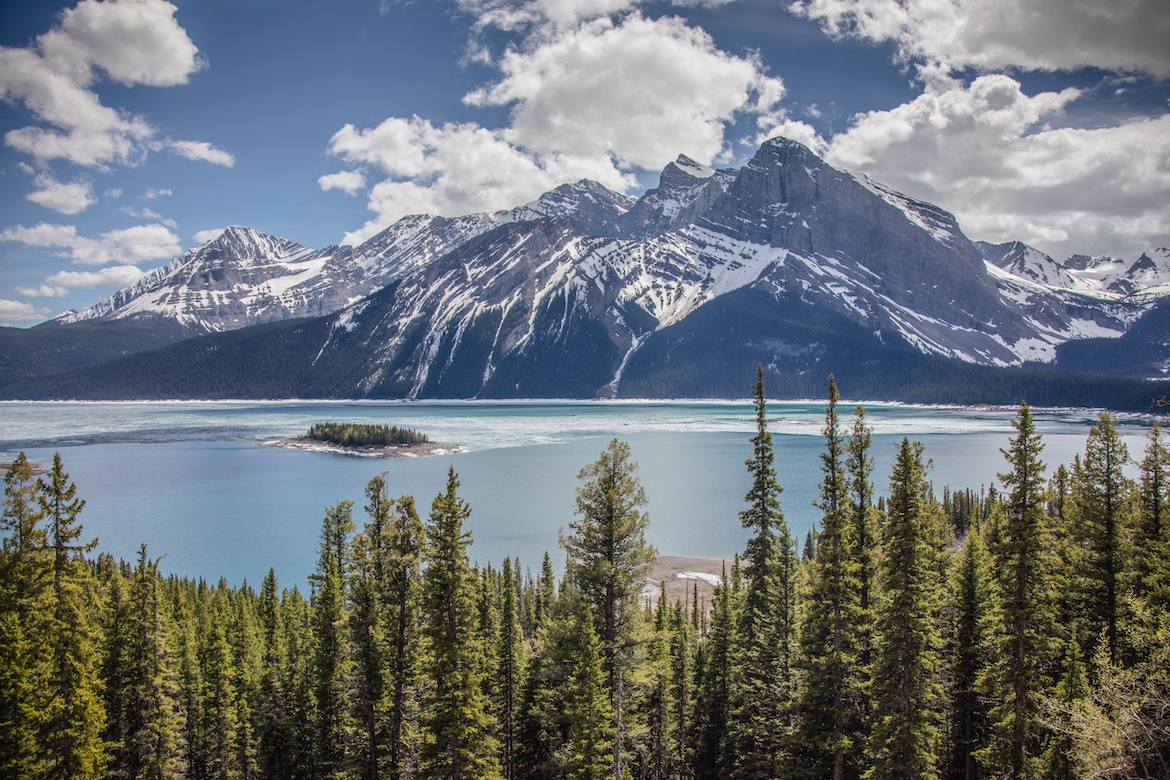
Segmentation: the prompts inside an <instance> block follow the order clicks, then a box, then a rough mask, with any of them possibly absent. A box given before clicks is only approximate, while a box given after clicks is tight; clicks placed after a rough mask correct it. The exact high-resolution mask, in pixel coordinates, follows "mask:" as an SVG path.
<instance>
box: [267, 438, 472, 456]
mask: <svg viewBox="0 0 1170 780" xmlns="http://www.w3.org/2000/svg"><path fill="white" fill-rule="evenodd" d="M258 446H260V447H273V448H280V449H289V450H302V451H305V452H328V453H331V454H334V455H349V456H351V457H356V458H425V457H428V456H431V455H459V454H461V453H464V452H471V448H470V447H464V446H463V445H460V444H442V443H440V442H434V441H425V442H418V443H414V444H388V445H373V444H371V445H368V446H363V447H346V446H344V445H341V444H331V443H329V442H326V441H318V440H316V439H310V438H308V437H307V436H293V437H292V438H288V439H276V440H275V441H262V442H259V445H258Z"/></svg>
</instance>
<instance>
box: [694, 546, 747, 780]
mask: <svg viewBox="0 0 1170 780" xmlns="http://www.w3.org/2000/svg"><path fill="white" fill-rule="evenodd" d="M742 602H743V593H742V591H741V589H740V581H739V576H738V561H737V566H736V568H733V570H732V577H731V579H730V580H729V579H728V577H727V571H726V567H725V568H724V572H723V578H722V584H720V585H717V586H716V587H715V596H714V603H713V604H712V610H711V629H710V632H709V634H708V635H707V638H706V640H705V641H704V642H703V644H702V646H701V651H700V652H701V655H700V657H699V659H698V660H697V662H696V664H695V665H696V678H697V683H696V687H697V689H698V690H697V691H696V694H695V715H694V720H693V723H694V733H695V737H694V742H695V759H694V774H695V777H697V778H701V779H702V780H716V779H717V778H718V779H719V780H724V779H725V778H727V777H730V775H731V770H732V768H733V767H734V764H735V752H734V745H733V743H732V740H731V727H732V717H733V716H732V685H733V680H732V676H733V668H732V666H733V654H734V642H735V631H736V626H737V625H738V624H739V616H740V613H741V612H742V609H743V606H742Z"/></svg>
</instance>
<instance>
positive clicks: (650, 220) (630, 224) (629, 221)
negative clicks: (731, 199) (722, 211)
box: [620, 155, 739, 238]
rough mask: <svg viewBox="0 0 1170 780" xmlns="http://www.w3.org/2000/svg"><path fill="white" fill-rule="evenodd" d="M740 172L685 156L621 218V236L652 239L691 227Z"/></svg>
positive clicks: (680, 156) (671, 165) (664, 170)
mask: <svg viewBox="0 0 1170 780" xmlns="http://www.w3.org/2000/svg"><path fill="white" fill-rule="evenodd" d="M738 173H739V171H737V170H724V171H717V170H714V169H713V168H709V167H707V166H705V165H701V164H699V163H697V162H695V161H694V160H692V159H691V158H689V157H687V156H686V155H679V157H678V159H677V160H675V161H674V162H672V163H670V164H669V165H667V166H666V168H664V169H663V171H662V176H661V178H660V179H659V182H658V186H657V187H655V188H654V189H652V190H649V191H647V192H646V194H645V195H643V196H642V197H641V198H639V199H638V201H637V202H636V203H635V204H634V205H633V207H632V208H631V209H630V210H629V212H628V213H627V214H626V215H625V216H624V217H623V218H622V221H621V225H620V235H622V236H625V237H629V238H651V237H654V236H660V235H662V234H663V233H668V232H670V231H672V230H678V229H680V228H683V227H686V226H687V225H691V224H693V223H694V222H695V220H696V219H698V218H699V216H700V215H701V214H702V213H703V212H704V211H706V210H707V209H708V208H710V207H711V205H712V204H713V203H714V202H715V201H716V200H717V199H719V198H720V197H722V196H723V194H724V193H725V192H727V189H728V188H729V187H730V186H731V184H732V182H734V181H735V177H736V176H737V175H738Z"/></svg>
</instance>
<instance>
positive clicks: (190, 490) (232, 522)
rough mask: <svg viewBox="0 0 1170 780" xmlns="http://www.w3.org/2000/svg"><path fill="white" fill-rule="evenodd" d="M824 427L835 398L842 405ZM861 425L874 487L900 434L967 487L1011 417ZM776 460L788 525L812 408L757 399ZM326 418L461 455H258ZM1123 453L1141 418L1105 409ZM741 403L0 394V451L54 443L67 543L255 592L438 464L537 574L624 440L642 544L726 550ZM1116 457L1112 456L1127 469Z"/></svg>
mask: <svg viewBox="0 0 1170 780" xmlns="http://www.w3.org/2000/svg"><path fill="white" fill-rule="evenodd" d="M840 409H841V410H842V412H843V414H842V421H843V422H844V423H847V422H848V415H849V414H851V413H852V409H853V405H852V404H847V403H842V404H841V406H840ZM866 410H867V412H868V419H869V423H870V425H871V426H872V427H873V429H874V440H873V455H874V458H875V480H874V481H875V484H876V488H877V492H878V493H879V494H882V493H885V492H886V482H887V480H888V476H889V468H890V465H891V462H892V456H893V454H894V449H895V446H896V444H897V443H898V442H900V441H901V439H902V437H903V436H909V437H910V438H911V439H918V440H920V441H922V442H923V444H924V445H925V448H926V456H927V457H928V458H930V459H932V460H933V467H932V469H931V471H930V472H929V477H930V479H931V480H932V481H933V483H934V485H935V487H936V490H937V492H938V493H939V495H941V493H942V487H943V485H950V486H952V487H953V488H960V489H961V488H965V487H971V488H975V489H976V490H978V489H982V488H985V487H987V486H988V485H990V484H992V483H993V482H995V481H996V474H997V472H999V471H1003V470H1004V469H1005V461H1004V459H1003V456H1002V455H1001V454H1000V452H999V450H1000V448H1003V447H1006V446H1007V444H1008V438H1009V437H1010V436H1011V435H1012V428H1011V420H1012V418H1013V417H1014V414H1015V413H1014V410H1006V409H983V408H939V407H912V406H901V405H896V404H883V403H873V404H866ZM768 411H769V425H770V428H771V430H772V432H773V434H774V437H775V446H776V471H777V475H778V478H779V480H780V483H781V484H782V485H783V486H784V493H783V495H782V496H781V500H782V506H783V510H784V513H785V516H786V518H787V520H788V523H789V525H790V526H791V528H792V533H793V536H794V537H795V538H796V539H797V540H799V541H802V540H803V539H804V536H805V533H806V532H807V531H808V530H809V529H810V528H811V527H812V526H813V524H814V523H816V522H817V520H818V519H819V513H818V512H817V510H816V509H815V507H813V501H814V500H815V499H816V498H817V490H818V486H819V482H820V478H821V474H820V460H819V458H818V457H817V456H818V455H819V453H820V452H821V449H822V444H823V439H822V437H821V434H820V429H821V425H822V423H823V416H824V404H823V403H820V402H772V403H769V406H768ZM1034 413H1035V417H1036V424H1037V429H1038V430H1039V431H1040V433H1041V434H1042V435H1043V437H1044V442H1045V445H1046V446H1045V450H1044V453H1043V459H1044V461H1045V462H1046V463H1047V464H1048V466H1049V473H1051V471H1052V470H1053V469H1054V468H1055V467H1056V465H1058V464H1060V463H1071V462H1072V458H1073V455H1074V454H1076V453H1078V452H1083V450H1084V443H1085V436H1086V434H1087V433H1088V430H1089V427H1090V426H1091V425H1092V424H1093V422H1094V421H1095V420H1096V413H1095V412H1092V411H1088V410H1034ZM326 420H338V421H352V422H370V423H383V424H398V425H405V426H407V427H412V428H416V429H418V430H421V431H423V432H424V433H426V434H428V435H429V436H430V438H431V440H433V441H439V442H447V443H452V444H460V445H465V446H467V447H470V448H471V450H472V451H470V452H466V453H461V454H458V455H450V456H438V457H430V458H413V459H411V458H396V459H378V458H362V457H355V456H346V455H336V454H328V453H320V452H305V451H297V450H285V449H272V448H263V447H259V446H257V445H258V443H259V442H263V441H270V440H273V439H279V438H284V437H288V436H295V435H299V434H302V433H304V431H306V430H307V429H308V427H309V426H310V425H311V424H312V423H314V422H321V421H326ZM1120 427H1121V431H1122V433H1123V435H1124V438H1125V441H1126V443H1127V445H1128V446H1129V449H1130V456H1131V458H1138V459H1140V457H1141V454H1142V451H1143V449H1144V442H1143V440H1142V437H1143V436H1144V434H1145V432H1146V430H1147V427H1148V422H1147V421H1145V420H1142V419H1139V418H1137V417H1132V416H1130V417H1123V418H1122V420H1121V426H1120ZM753 434H754V414H753V409H752V406H751V404H750V403H749V402H747V401H744V402H706V401H697V402H687V401H678V402H620V401H613V402H606V401H583V402H475V401H468V402H367V401H361V402H306V401H281V402H226V401H224V402H220V401H207V402H124V403H102V402H43V403H28V402H0V452H2V453H3V455H2V457H3V458H4V459H5V460H7V461H11V459H12V457H14V455H15V453H16V452H18V451H22V450H23V451H25V452H26V453H27V454H28V456H29V458H30V459H31V460H33V461H36V462H41V463H49V462H51V460H52V456H53V452H54V451H60V452H61V455H62V458H63V460H64V464H65V470H66V471H67V472H68V473H69V475H70V477H71V478H72V479H73V481H75V482H76V483H77V487H78V495H79V496H81V497H82V498H84V499H85V500H86V506H85V509H84V510H83V512H82V514H81V520H82V522H83V524H84V527H85V534H84V536H85V538H92V537H94V536H97V537H99V538H100V545H99V549H100V550H103V551H106V552H109V553H111V554H113V555H115V556H118V557H123V558H126V559H134V558H135V557H136V555H137V551H138V548H139V545H140V544H141V543H146V544H147V545H148V546H149V550H150V554H151V555H152V556H159V557H161V558H162V562H161V567H162V569H163V571H164V572H167V573H175V574H179V575H183V576H190V577H203V578H206V579H208V580H212V581H214V580H217V579H219V578H220V577H224V578H226V579H227V581H228V582H229V583H232V584H239V583H241V582H243V581H244V580H247V581H248V582H249V583H253V584H256V585H258V584H259V582H260V580H261V579H262V578H263V576H264V575H265V573H267V571H268V568H269V567H270V566H271V567H275V569H276V572H277V577H278V579H279V580H280V582H281V584H282V585H287V586H291V585H293V584H298V585H300V586H301V587H302V589H304V582H305V580H306V577H307V576H308V575H309V573H310V572H311V571H312V570H313V567H314V565H315V562H316V557H317V544H318V534H319V531H320V526H321V520H322V518H323V516H324V509H325V507H326V506H331V505H333V504H335V503H337V502H338V501H340V500H343V499H349V500H352V501H353V502H354V504H355V506H354V520H355V522H356V523H357V525H358V527H359V528H360V526H361V525H362V523H363V522H364V520H365V513H364V512H363V511H362V505H363V503H364V498H363V490H364V488H365V485H366V482H367V481H368V480H369V479H370V478H371V477H373V476H375V475H377V474H380V473H383V472H385V473H386V477H387V481H388V484H389V488H390V492H391V494H392V495H396V496H397V495H406V494H409V495H413V496H414V497H415V500H416V502H417V503H418V508H419V512H420V514H421V515H423V517H424V518H425V516H426V513H427V512H428V511H429V508H430V502H431V500H432V499H433V498H434V497H435V495H436V494H438V493H439V492H440V491H441V490H442V489H443V488H444V486H445V484H446V475H447V470H448V468H449V467H454V469H455V470H456V472H458V474H459V477H460V480H461V483H462V484H461V488H460V494H461V495H462V496H463V498H464V499H466V500H467V501H468V502H469V503H470V504H471V507H472V515H471V519H470V521H469V524H468V528H469V530H470V531H471V532H472V538H473V541H474V544H473V546H472V548H471V558H472V560H473V561H478V562H480V563H487V562H489V561H490V562H493V563H495V564H499V563H500V562H501V561H502V560H503V558H504V557H505V556H519V557H520V558H521V561H522V562H523V565H524V566H525V567H530V568H532V569H538V568H539V565H540V560H541V558H542V557H543V555H544V552H545V551H546V550H548V551H550V552H551V553H552V555H553V560H554V563H556V564H558V568H561V566H560V564H562V556H561V553H560V552H559V548H558V546H557V539H558V532H559V531H560V529H562V528H564V527H565V526H567V524H568V523H569V522H570V521H571V520H572V519H573V517H574V515H573V508H574V491H575V489H576V486H577V473H578V471H579V470H580V469H581V468H582V467H583V466H585V465H587V464H589V463H592V462H593V461H594V460H596V459H597V456H598V454H599V453H600V452H601V451H602V450H603V449H604V448H605V446H606V444H607V443H608V441H609V440H610V439H611V438H614V437H618V438H621V439H624V440H626V441H628V442H629V443H630V447H631V449H632V453H633V457H634V459H635V460H636V461H638V463H639V464H640V471H639V476H640V478H641V480H642V484H643V486H644V487H645V489H646V493H647V496H648V498H649V506H648V511H649V514H650V528H649V533H648V535H649V538H650V541H651V542H652V543H653V544H654V545H655V546H656V547H657V548H658V550H659V552H660V553H662V554H669V555H698V556H727V557H730V556H732V555H734V554H735V553H736V552H738V551H741V550H742V549H743V544H744V541H745V540H746V538H747V536H746V532H745V531H744V530H743V529H742V528H741V526H740V522H739V518H738V512H739V511H740V510H741V509H742V508H743V497H744V494H745V493H746V492H747V489H748V478H747V472H746V470H745V468H744V460H745V459H746V458H747V457H748V456H749V455H750V454H751V445H750V442H749V439H750V437H751V436H752V435H753ZM1135 471H1136V469H1135V468H1134V467H1132V466H1131V470H1130V473H1131V475H1132V474H1133V473H1135Z"/></svg>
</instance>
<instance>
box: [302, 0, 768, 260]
mask: <svg viewBox="0 0 1170 780" xmlns="http://www.w3.org/2000/svg"><path fill="white" fill-rule="evenodd" d="M633 5H634V3H623V2H606V1H605V0H597V1H596V2H591V1H588V0H578V1H577V2H564V3H557V2H552V0H546V1H545V2H535V3H520V4H516V3H498V2H482V3H479V2H468V3H464V7H465V9H472V10H475V11H476V13H477V14H478V20H479V23H480V24H483V25H486V24H492V25H495V26H497V27H501V28H503V29H518V28H520V27H523V28H525V29H526V32H525V33H524V34H523V36H522V37H521V40H520V43H519V44H518V45H516V46H513V47H511V48H509V49H508V50H507V51H506V52H505V53H504V54H503V56H502V57H500V58H499V59H498V61H496V62H495V67H496V69H497V71H498V74H499V76H498V78H497V79H495V80H494V81H493V82H492V83H490V84H487V85H485V86H483V87H481V88H479V89H475V90H472V91H471V92H469V93H468V94H467V95H466V96H465V97H464V102H465V103H466V104H468V105H470V106H475V107H485V108H505V109H507V110H508V113H509V123H508V124H507V126H505V127H501V128H496V129H489V128H486V127H483V126H481V125H479V124H476V123H445V124H442V125H438V126H436V125H435V124H433V123H432V122H430V121H429V120H427V119H423V118H420V117H417V116H416V117H410V118H403V117H389V118H387V119H386V120H385V121H383V122H382V123H381V124H379V125H377V126H375V127H371V128H357V127H355V126H353V125H345V126H344V127H342V128H341V129H340V130H339V131H337V133H336V134H334V136H333V138H332V139H331V141H330V144H329V152H330V153H331V154H333V155H335V156H337V157H339V158H340V159H342V160H343V161H344V162H346V163H347V164H348V165H350V166H351V167H350V169H349V170H346V171H342V172H339V173H335V174H329V175H327V176H323V177H321V178H320V179H319V180H318V183H319V185H320V186H321V187H322V189H340V190H342V191H344V192H347V193H350V194H353V193H356V192H357V191H359V190H360V189H361V188H362V187H363V186H364V185H365V184H366V183H367V182H368V181H370V180H374V181H375V183H374V184H373V186H372V187H371V188H370V191H369V196H368V206H369V208H370V210H371V211H373V212H374V213H375V215H376V216H375V217H374V218H373V219H371V220H370V221H369V222H367V223H366V224H365V225H364V226H363V227H362V228H361V229H359V230H357V231H354V232H352V233H349V234H347V235H346V237H345V239H344V240H345V241H346V242H347V243H355V242H358V241H361V240H363V239H365V238H368V237H369V236H371V235H373V234H374V233H376V232H377V231H378V230H380V229H381V228H384V227H385V226H386V225H388V224H390V223H391V222H393V221H394V220H396V219H398V218H400V217H402V216H404V215H406V214H409V213H417V212H425V213H433V214H440V215H445V216H453V215H457V214H465V213H468V212H471V211H486V210H493V209H500V208H508V207H511V206H515V205H518V204H520V203H524V202H526V201H529V200H531V199H533V198H535V197H537V196H538V195H540V194H541V193H543V192H545V191H547V190H549V189H551V188H552V187H555V186H556V185H558V184H561V183H564V182H566V181H574V180H577V179H581V178H589V179H593V180H595V181H598V182H601V183H602V184H604V185H606V186H607V187H610V188H612V189H615V190H618V191H622V192H627V191H630V190H631V189H633V188H634V187H636V186H637V177H636V174H637V172H639V171H643V170H655V169H658V168H661V167H662V166H664V165H665V164H666V163H668V162H670V161H671V160H673V159H674V158H675V157H676V156H677V155H678V154H679V153H680V152H683V153H685V154H687V155H689V156H690V157H692V158H694V159H696V160H698V161H700V162H703V163H712V162H718V161H724V160H727V159H730V156H731V149H730V145H729V143H728V139H727V135H726V134H727V128H728V126H729V124H730V123H733V122H735V121H737V120H740V119H746V120H748V121H749V122H751V123H753V124H755V125H758V126H760V127H761V128H762V127H764V126H767V127H768V128H773V127H775V126H777V124H778V123H781V122H783V121H784V120H785V114H784V111H783V109H782V106H781V101H782V99H783V96H784V94H785V88H784V84H783V82H782V81H781V80H780V79H778V78H775V77H773V76H770V75H768V74H767V73H766V72H765V69H764V67H763V65H762V64H761V62H760V60H759V59H758V58H757V57H755V56H736V55H732V54H729V53H727V52H725V51H722V50H720V49H719V48H718V47H717V46H716V44H715V42H714V40H713V39H712V38H711V36H710V35H709V34H708V33H706V32H705V31H703V30H701V29H699V28H697V27H693V26H690V25H688V24H687V23H686V22H684V21H683V20H681V19H679V18H676V17H662V18H658V19H650V18H647V17H644V16H642V15H641V14H640V13H638V12H636V11H634V12H629V13H625V14H623V15H621V16H619V17H617V18H611V17H610V16H609V15H607V14H609V13H612V12H614V11H615V10H625V9H627V8H629V7H632V6H633Z"/></svg>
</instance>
